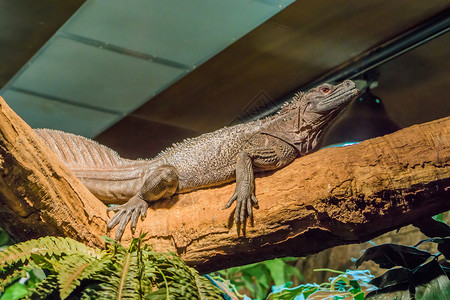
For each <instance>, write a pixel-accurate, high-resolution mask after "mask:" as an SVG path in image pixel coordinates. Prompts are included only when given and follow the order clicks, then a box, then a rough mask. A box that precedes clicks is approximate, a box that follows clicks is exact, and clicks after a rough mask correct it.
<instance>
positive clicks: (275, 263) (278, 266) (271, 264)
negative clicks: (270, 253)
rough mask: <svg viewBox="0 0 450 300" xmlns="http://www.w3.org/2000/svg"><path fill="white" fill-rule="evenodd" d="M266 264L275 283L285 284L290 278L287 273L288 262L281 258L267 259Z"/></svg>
mask: <svg viewBox="0 0 450 300" xmlns="http://www.w3.org/2000/svg"><path fill="white" fill-rule="evenodd" d="M264 264H265V266H266V267H267V269H268V270H269V272H270V276H271V277H272V278H273V281H274V282H275V285H283V284H284V283H286V281H288V280H289V279H288V278H287V277H288V276H287V274H286V263H285V262H284V261H282V260H281V259H273V260H267V261H265V262H264Z"/></svg>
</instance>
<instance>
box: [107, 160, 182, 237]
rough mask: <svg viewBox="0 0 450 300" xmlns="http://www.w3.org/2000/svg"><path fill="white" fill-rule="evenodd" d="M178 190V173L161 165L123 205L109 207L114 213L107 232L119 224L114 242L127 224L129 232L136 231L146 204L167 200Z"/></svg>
mask: <svg viewBox="0 0 450 300" xmlns="http://www.w3.org/2000/svg"><path fill="white" fill-rule="evenodd" d="M177 188H178V172H177V170H176V168H175V167H173V166H170V165H163V166H159V167H158V168H156V169H155V170H154V171H152V172H151V173H150V174H149V175H148V176H147V178H146V179H145V181H144V184H143V185H142V187H141V188H140V190H139V192H138V193H137V194H136V195H134V196H133V197H131V198H130V199H129V200H128V202H126V203H125V204H123V205H119V206H113V207H109V208H108V211H114V212H116V213H115V214H114V216H113V217H112V218H111V220H110V221H109V223H108V227H107V228H108V231H109V230H111V229H112V228H114V227H115V226H116V225H117V224H119V226H118V228H117V231H116V240H120V239H121V238H122V235H123V232H124V231H125V227H126V226H127V224H128V222H130V221H131V230H132V232H134V231H135V230H136V224H137V221H138V219H139V216H141V219H142V220H143V219H144V218H145V217H146V215H147V208H148V203H147V202H154V201H157V200H159V199H162V198H169V197H170V196H172V195H173V194H174V193H175V192H176V190H177Z"/></svg>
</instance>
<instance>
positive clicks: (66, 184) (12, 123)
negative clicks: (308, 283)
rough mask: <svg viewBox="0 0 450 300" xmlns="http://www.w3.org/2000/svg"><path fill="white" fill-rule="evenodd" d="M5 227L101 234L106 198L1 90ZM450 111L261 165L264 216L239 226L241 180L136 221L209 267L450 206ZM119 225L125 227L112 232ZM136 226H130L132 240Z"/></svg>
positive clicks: (313, 244) (0, 212)
mask: <svg viewBox="0 0 450 300" xmlns="http://www.w3.org/2000/svg"><path fill="white" fill-rule="evenodd" d="M0 100H1V102H0V164H1V167H2V168H1V171H0V172H1V175H2V176H1V179H0V227H2V228H4V229H6V230H7V232H8V233H10V234H11V235H12V236H13V237H14V238H15V239H17V240H26V239H30V238H36V237H39V236H45V235H49V234H53V235H63V236H67V237H71V238H74V239H76V240H80V241H82V242H85V243H87V244H90V245H101V242H100V239H99V235H101V234H106V222H107V219H108V218H107V215H106V212H105V210H106V207H105V206H104V205H103V204H102V203H101V202H100V201H99V200H98V199H96V198H95V197H93V196H92V195H91V194H90V193H89V192H88V191H87V190H86V188H84V186H82V185H81V183H80V182H79V181H78V180H77V179H76V178H75V177H74V175H73V174H72V173H71V172H70V171H68V170H67V168H65V167H64V166H63V165H62V163H61V162H59V161H58V160H57V159H56V157H55V156H54V155H53V153H51V152H50V150H49V149H48V148H47V147H46V145H44V144H43V143H42V142H41V141H40V140H39V138H38V137H37V136H36V135H35V134H34V132H33V131H32V130H31V128H29V127H28V126H27V125H26V124H25V123H24V122H23V121H22V120H21V119H20V118H18V117H17V116H16V115H15V114H14V112H12V111H11V110H10V109H9V107H8V106H7V105H6V104H5V103H4V102H3V100H2V99H0ZM449 132H450V117H447V118H444V119H440V120H436V121H433V122H429V123H425V124H421V125H416V126H412V127H409V128H406V129H403V130H400V131H398V132H395V133H393V134H390V135H386V136H384V137H379V138H375V139H371V140H368V141H365V142H362V143H360V144H357V145H353V146H349V147H341V148H328V149H323V150H320V151H318V152H316V153H313V154H310V155H307V156H305V157H302V158H299V159H297V160H295V161H294V162H293V163H292V164H290V165H289V166H287V167H285V168H283V169H281V170H278V171H276V172H266V173H262V174H257V176H256V197H257V198H258V200H259V205H260V208H259V209H255V210H254V226H247V227H246V228H245V231H246V235H245V237H243V236H242V235H241V236H238V234H237V233H236V228H235V226H234V225H233V226H231V225H232V223H233V213H232V209H229V210H222V209H221V208H222V207H223V206H224V205H225V203H226V202H227V201H228V199H229V198H230V197H231V195H232V194H233V191H234V186H235V185H234V184H228V185H223V186H220V187H217V188H209V189H201V190H197V191H193V192H191V193H187V194H180V195H177V196H175V197H173V198H172V199H170V200H167V201H159V202H157V203H154V204H152V205H151V207H150V208H149V210H148V213H147V218H146V219H145V220H144V221H143V222H141V221H139V223H138V226H137V232H136V233H135V235H134V236H138V235H139V233H140V232H148V234H147V239H148V242H149V243H151V244H153V245H154V249H156V250H171V251H175V252H176V253H178V254H179V255H180V256H181V258H182V259H183V260H184V261H186V263H188V264H189V265H191V266H194V267H196V268H197V269H198V270H200V271H202V272H209V271H214V270H218V269H222V268H226V267H231V266H236V265H240V264H246V263H251V262H255V261H261V260H264V259H269V258H274V257H282V256H287V255H289V256H304V255H308V254H313V253H317V252H319V251H322V250H324V249H327V248H330V247H333V246H337V245H343V244H350V243H360V242H362V241H366V240H369V239H371V238H373V237H375V236H378V235H381V234H383V233H385V232H387V231H389V230H391V229H393V228H397V227H400V226H404V225H407V224H410V223H411V222H413V221H414V220H416V219H419V218H423V217H427V216H432V215H434V214H437V213H440V212H443V211H446V210H449V209H450V201H448V199H450V163H449V161H450V134H449ZM109 235H110V236H113V235H114V231H112V232H110V233H109ZM132 237H133V235H132V233H131V231H130V230H129V229H127V230H126V231H125V234H124V236H123V239H122V242H123V244H128V243H129V242H130V240H131V239H132Z"/></svg>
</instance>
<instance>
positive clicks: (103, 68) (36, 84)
mask: <svg viewBox="0 0 450 300" xmlns="http://www.w3.org/2000/svg"><path fill="white" fill-rule="evenodd" d="M185 72H186V71H185V70H182V69H178V68H173V67H169V66H166V65H162V64H158V63H152V62H151V61H145V60H142V59H139V58H136V57H132V56H127V55H121V54H119V53H116V52H113V51H107V50H103V49H102V48H98V47H95V46H92V45H89V44H83V43H78V42H76V41H73V40H70V39H67V38H64V37H59V36H57V37H56V38H54V39H52V40H51V41H50V42H49V43H48V44H47V46H46V48H45V49H43V51H41V52H40V54H38V55H37V56H36V57H35V59H34V60H33V61H32V63H31V64H29V66H27V67H25V68H24V69H23V70H22V73H21V74H20V75H19V76H18V77H17V78H16V80H15V81H14V82H13V83H12V87H15V88H21V89H26V90H30V91H33V92H37V93H40V94H43V95H50V96H53V97H58V98H63V99H67V101H71V102H73V103H78V104H80V105H82V106H91V107H93V108H99V109H103V110H110V111H114V112H117V113H123V114H126V113H127V112H129V111H130V110H132V109H134V108H136V107H137V106H139V105H141V104H143V103H144V102H145V101H147V100H148V99H149V98H150V97H152V96H153V95H154V94H156V93H157V92H159V91H161V90H162V89H164V88H165V87H167V86H168V85H169V84H170V83H171V82H173V81H174V80H176V79H177V78H178V77H180V76H181V75H183V74H184V73H185Z"/></svg>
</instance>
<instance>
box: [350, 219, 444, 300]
mask: <svg viewBox="0 0 450 300" xmlns="http://www.w3.org/2000/svg"><path fill="white" fill-rule="evenodd" d="M413 225H414V226H416V227H418V228H419V229H420V231H422V233H424V234H425V235H427V236H429V237H431V238H429V239H426V240H423V241H421V242H419V243H418V244H417V245H416V246H414V247H407V246H401V245H396V244H385V245H380V246H375V247H372V248H370V249H368V250H366V252H365V253H364V255H363V256H361V257H360V258H359V259H358V260H357V261H356V267H358V266H360V265H361V263H362V262H364V261H367V260H372V261H374V262H375V263H377V264H378V265H379V266H380V267H381V268H385V269H388V268H389V270H388V271H386V273H384V274H383V275H382V276H380V277H377V278H374V279H373V280H371V281H370V283H371V284H373V285H375V286H376V287H378V289H377V290H374V291H372V292H370V293H369V294H368V295H367V297H373V296H376V295H382V297H386V294H391V295H392V294H393V293H396V292H398V291H408V292H409V297H410V298H411V299H416V295H418V296H420V298H429V299H434V297H436V298H435V299H446V298H447V297H450V280H449V278H450V268H448V267H447V266H446V265H447V260H449V259H450V226H448V225H447V224H445V223H443V222H440V221H437V220H435V219H433V218H426V219H422V220H419V221H417V222H415V223H414V224H413ZM426 242H432V243H436V244H437V248H438V251H439V253H437V254H432V253H429V252H428V251H423V250H419V249H417V247H418V246H419V245H421V244H423V243H426ZM442 256H443V257H444V259H441V260H439V258H440V257H442ZM430 282H432V283H431V284H430Z"/></svg>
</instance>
